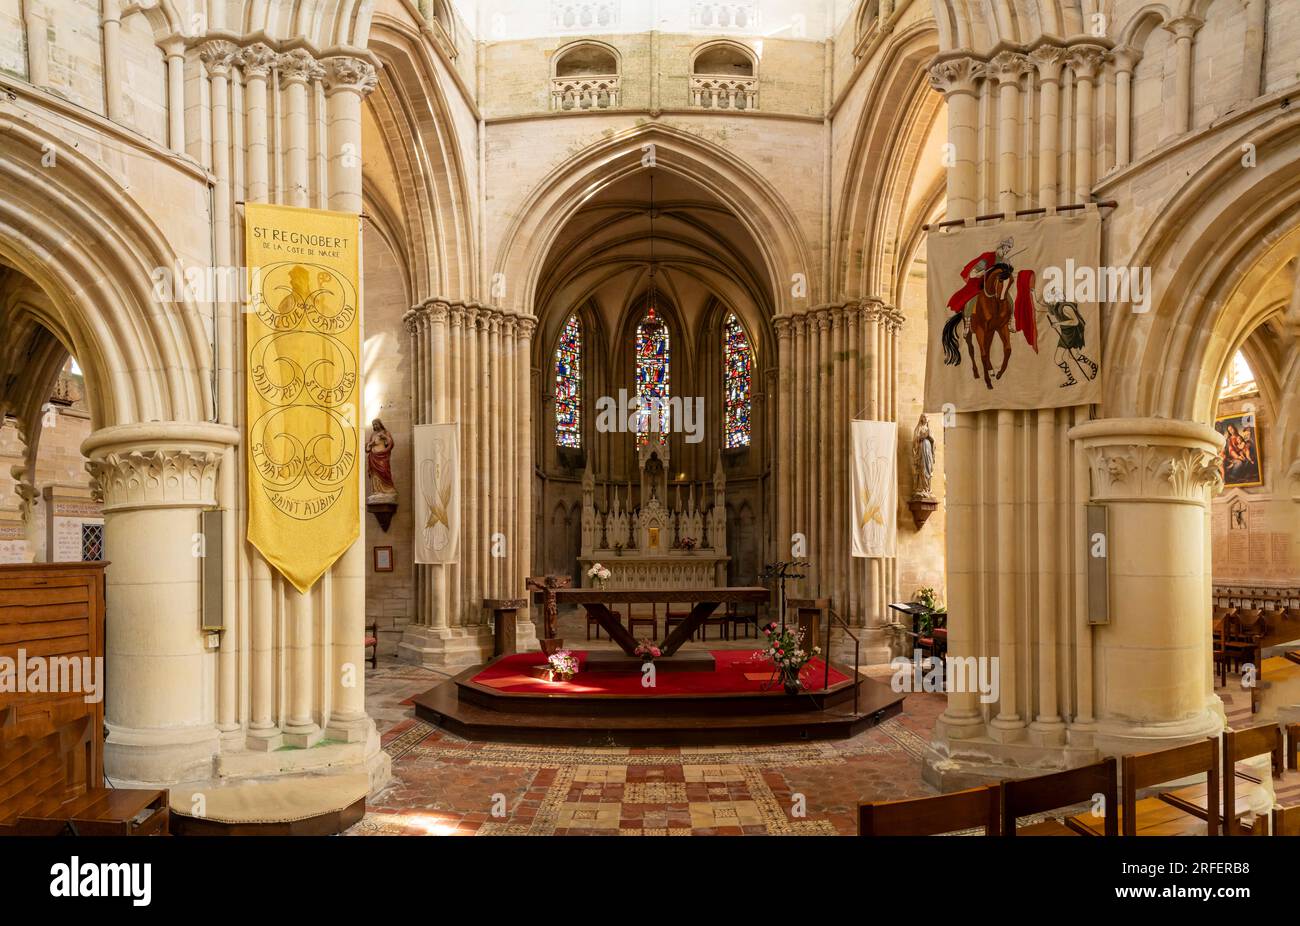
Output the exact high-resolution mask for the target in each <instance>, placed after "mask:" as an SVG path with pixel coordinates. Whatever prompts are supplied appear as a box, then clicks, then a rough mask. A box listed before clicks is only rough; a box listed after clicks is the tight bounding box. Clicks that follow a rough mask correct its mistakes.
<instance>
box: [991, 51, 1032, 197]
mask: <svg viewBox="0 0 1300 926" xmlns="http://www.w3.org/2000/svg"><path fill="white" fill-rule="evenodd" d="M1029 68H1030V64H1029V59H1028V58H1026V57H1025V56H1024V55H1020V54H1016V53H1015V52H1009V51H1004V52H1001V53H1000V54H998V55H996V56H995V57H994V58H993V59H992V60H991V61H989V63H988V71H989V73H990V74H991V75H993V76H995V77H997V81H998V208H999V209H1000V210H1002V212H1004V213H1006V214H1011V213H1014V212H1015V211H1016V208H1017V207H1018V205H1019V203H1018V197H1017V195H1016V178H1017V176H1018V175H1019V166H1020V156H1019V149H1020V75H1022V74H1024V73H1025V72H1026V71H1027V70H1029Z"/></svg>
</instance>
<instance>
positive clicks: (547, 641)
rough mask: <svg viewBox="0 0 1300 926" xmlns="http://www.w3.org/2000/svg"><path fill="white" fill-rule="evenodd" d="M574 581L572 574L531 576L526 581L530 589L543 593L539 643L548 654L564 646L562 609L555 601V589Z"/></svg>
mask: <svg viewBox="0 0 1300 926" xmlns="http://www.w3.org/2000/svg"><path fill="white" fill-rule="evenodd" d="M572 582H573V577H572V576H529V577H528V578H527V580H526V581H525V583H524V584H525V585H527V587H528V589H529V591H534V592H541V593H542V639H540V640H538V643H539V644H541V647H542V652H543V653H545V654H546V655H548V656H549V655H551V654H552V653H555V652H558V651H559V650H560V649H562V648H563V646H564V641H563V640H561V639H560V638H559V633H560V609H559V607H558V606H557V605H556V603H555V590H556V589H557V588H568V587H569V585H570V584H572Z"/></svg>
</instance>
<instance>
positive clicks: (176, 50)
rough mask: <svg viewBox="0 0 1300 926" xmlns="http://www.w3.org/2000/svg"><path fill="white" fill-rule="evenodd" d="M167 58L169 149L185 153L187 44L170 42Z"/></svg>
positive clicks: (164, 50) (165, 50) (178, 41)
mask: <svg viewBox="0 0 1300 926" xmlns="http://www.w3.org/2000/svg"><path fill="white" fill-rule="evenodd" d="M163 53H164V54H165V55H166V56H167V147H169V148H171V149H172V150H173V151H175V152H178V153H180V154H184V153H185V43H184V42H183V41H180V40H177V41H174V42H168V43H167V45H166V46H164V48H163Z"/></svg>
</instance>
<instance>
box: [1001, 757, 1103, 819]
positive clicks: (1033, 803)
mask: <svg viewBox="0 0 1300 926" xmlns="http://www.w3.org/2000/svg"><path fill="white" fill-rule="evenodd" d="M1098 797H1100V798H1101V802H1102V821H1103V824H1102V831H1101V834H1098V833H1097V832H1095V831H1094V830H1093V829H1092V828H1085V827H1074V826H1070V825H1069V823H1068V821H1067V822H1062V821H1060V820H1043V821H1042V822H1040V823H1031V824H1029V825H1027V826H1020V827H1017V826H1016V820H1017V819H1018V818H1019V817H1027V816H1030V815H1031V814H1037V813H1044V812H1046V811H1049V810H1058V809H1060V808H1062V807H1069V806H1071V805H1073V804H1083V803H1095V801H1096V800H1097V798H1098ZM1095 819H1096V817H1095V811H1094V820H1095ZM1002 835H1003V836H1096V835H1106V836H1117V835H1119V763H1118V762H1117V761H1116V760H1115V758H1114V757H1113V756H1111V757H1109V758H1106V759H1103V760H1102V761H1100V762H1096V763H1094V764H1092V765H1085V766H1083V767H1081V768H1072V769H1069V770H1067V771H1064V772H1053V773H1052V774H1050V775H1039V776H1037V777H1035V778H1022V779H1018V780H1012V781H1004V782H1003V783H1002Z"/></svg>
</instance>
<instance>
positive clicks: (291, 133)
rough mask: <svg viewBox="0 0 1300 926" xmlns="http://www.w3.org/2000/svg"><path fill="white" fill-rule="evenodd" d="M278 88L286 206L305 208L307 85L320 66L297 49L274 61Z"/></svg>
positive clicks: (306, 183)
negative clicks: (281, 101)
mask: <svg viewBox="0 0 1300 926" xmlns="http://www.w3.org/2000/svg"><path fill="white" fill-rule="evenodd" d="M276 66H277V67H278V69H279V72H280V84H281V86H282V87H283V89H284V97H285V99H284V116H285V126H286V131H285V145H284V159H285V178H286V185H287V187H288V189H287V190H286V191H285V202H286V203H287V204H288V205H290V206H304V207H305V206H308V205H310V201H309V198H308V197H309V187H308V182H309V179H310V178H309V175H308V171H307V116H308V113H307V84H308V82H309V81H311V80H313V79H315V78H316V77H318V76H320V75H321V73H322V71H321V67H320V65H318V64H317V63H316V60H315V59H314V58H312V56H311V53H310V52H308V51H306V50H304V49H301V48H296V49H294V50H293V51H291V52H287V53H285V54H282V55H280V56H279V57H278V58H277V59H276Z"/></svg>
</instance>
